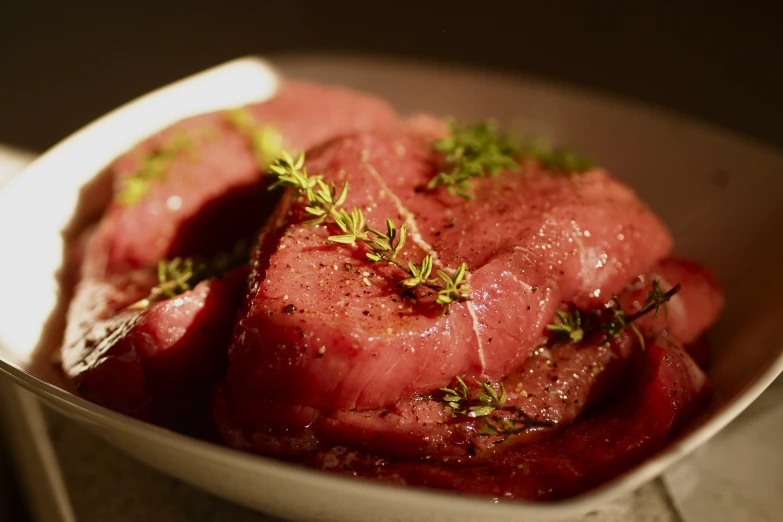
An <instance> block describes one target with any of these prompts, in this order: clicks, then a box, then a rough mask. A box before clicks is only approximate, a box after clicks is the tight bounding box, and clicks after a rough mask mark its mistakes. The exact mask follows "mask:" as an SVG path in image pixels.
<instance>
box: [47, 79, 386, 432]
mask: <svg viewBox="0 0 783 522" xmlns="http://www.w3.org/2000/svg"><path fill="white" fill-rule="evenodd" d="M247 109H248V111H250V112H251V113H252V114H253V116H254V118H255V121H256V124H257V125H259V126H263V125H272V126H273V127H274V128H275V129H276V130H277V131H279V132H280V133H281V134H282V138H283V142H284V145H285V146H286V148H288V149H289V150H292V151H298V150H300V149H303V148H307V147H311V146H313V145H315V144H317V143H319V142H321V141H324V140H327V139H329V138H332V137H334V136H337V135H340V134H342V133H346V132H350V131H356V130H363V129H368V128H371V127H374V126H376V125H385V124H389V123H391V122H394V121H396V118H397V117H396V115H395V113H394V111H393V110H392V109H391V108H390V107H389V106H388V105H387V104H386V103H385V102H383V101H381V100H379V99H377V98H374V97H372V96H369V95H365V94H361V93H357V92H353V91H349V90H345V89H341V88H333V87H326V86H319V85H313V84H307V83H301V82H286V83H285V84H283V86H282V87H281V89H280V91H279V92H278V93H277V95H276V96H275V97H274V98H272V99H271V100H268V101H266V102H263V103H259V104H255V105H251V106H248V108H247ZM183 136H184V137H186V139H187V142H188V143H189V146H188V147H187V148H186V149H183V150H179V151H177V152H176V153H175V154H174V155H173V159H171V160H170V162H169V163H168V164H167V165H165V170H164V175H163V177H162V178H161V179H156V180H154V182H153V183H151V185H150V189H149V192H147V193H146V194H144V195H143V196H142V197H141V198H139V200H138V201H136V202H135V203H133V204H128V203H127V202H123V201H121V200H115V201H112V202H111V203H110V205H109V207H108V209H107V210H106V213H105V215H104V217H103V219H102V220H101V221H100V222H99V223H98V225H97V227H96V228H95V230H94V231H91V232H90V233H89V235H88V236H85V237H88V239H87V240H86V242H85V246H84V247H82V246H81V245H79V247H78V250H83V251H84V260H83V264H82V266H81V267H80V268H81V270H80V277H81V278H82V279H81V281H80V282H79V283H78V285H77V287H76V292H75V298H74V300H73V302H72V304H71V307H70V309H69V313H68V327H67V329H66V335H65V342H64V346H63V349H62V360H63V369H64V370H65V372H66V374H67V375H68V376H69V377H71V378H72V379H73V380H74V381H75V382H76V383H77V385H78V388H79V390H80V391H81V392H82V394H83V395H85V396H86V397H88V398H90V399H91V400H93V401H95V402H98V403H100V404H104V405H106V406H108V407H111V408H113V409H115V410H118V411H122V412H124V413H128V414H131V415H134V416H137V417H142V418H146V419H148V420H151V421H154V422H157V423H160V424H165V425H168V426H175V427H179V426H181V425H183V424H187V423H188V422H190V421H191V420H192V417H193V414H194V413H196V412H198V413H201V414H206V412H207V410H208V408H207V407H206V406H205V404H204V402H203V401H204V398H203V396H204V393H205V389H206V387H207V386H208V385H209V383H210V382H211V381H212V380H214V379H215V378H216V377H218V376H220V375H222V374H223V372H224V371H225V367H226V362H225V359H226V347H227V345H228V343H229V340H230V332H231V329H232V325H233V322H234V319H235V316H236V311H237V308H238V306H239V302H240V297H241V294H242V292H243V291H244V289H245V277H244V276H243V275H242V274H246V270H245V271H239V272H237V273H236V274H238V275H232V276H230V277H226V278H225V279H222V280H212V281H207V282H204V283H201V284H200V285H199V286H197V287H196V288H194V289H193V290H192V291H189V292H186V293H184V294H182V295H180V296H178V297H177V298H175V299H171V300H168V301H163V302H160V303H157V304H155V305H154V306H152V307H151V308H149V309H148V310H145V311H141V312H139V311H125V310H123V309H124V307H126V306H128V305H130V304H132V303H134V302H136V301H137V300H139V299H141V298H143V297H145V296H146V295H147V294H148V292H149V291H150V289H151V288H152V287H153V286H154V285H155V284H156V282H157V281H156V277H155V275H154V267H155V265H156V264H157V262H158V261H159V260H161V259H164V258H171V257H174V256H189V255H199V256H203V257H207V258H208V257H210V256H211V255H213V254H215V253H217V252H223V251H227V250H231V249H232V248H233V246H234V245H235V243H236V242H237V241H238V240H240V239H243V238H244V239H248V238H251V237H252V236H253V235H255V234H256V233H257V231H258V229H259V227H260V226H261V224H262V223H263V222H264V221H265V219H266V218H267V216H268V215H269V213H270V212H271V211H272V210H273V209H274V208H275V207H274V200H275V198H276V197H277V196H276V195H272V194H270V193H269V192H268V191H267V190H266V187H265V186H264V184H263V183H261V182H260V181H261V177H262V172H261V170H260V168H259V166H258V163H257V161H256V158H255V157H254V153H253V151H252V149H251V147H250V143H249V139H248V137H247V136H245V135H243V134H242V133H240V132H239V130H237V129H236V128H235V126H234V125H233V124H230V123H229V122H228V120H227V118H226V116H225V114H223V113H212V114H205V115H201V116H196V117H194V118H190V119H188V120H184V121H182V122H180V123H177V124H175V125H173V126H171V127H169V128H168V129H166V130H164V131H162V132H161V133H159V134H157V135H155V136H152V137H151V138H149V139H147V140H145V141H144V142H142V143H140V144H139V145H138V146H136V147H135V148H134V149H132V150H131V151H129V152H128V153H126V154H125V155H123V156H121V157H120V158H119V159H118V160H117V161H116V162H115V163H114V165H113V166H112V173H113V175H114V176H115V193H121V191H122V190H123V189H124V187H125V183H126V182H127V179H128V178H129V177H130V176H132V174H133V173H134V172H136V171H137V170H138V169H139V167H140V165H141V162H142V159H143V158H144V157H149V155H151V154H152V155H153V156H154V155H155V154H156V153H160V152H161V150H163V149H165V148H166V147H167V146H172V145H173V144H176V143H177V140H182V137H183ZM167 161H168V160H167Z"/></svg>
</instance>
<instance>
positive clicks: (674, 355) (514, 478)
mask: <svg viewBox="0 0 783 522" xmlns="http://www.w3.org/2000/svg"><path fill="white" fill-rule="evenodd" d="M708 397H709V385H708V382H707V379H706V377H705V375H704V373H703V372H702V371H701V370H700V369H699V367H698V366H697V365H696V364H695V363H694V362H693V360H691V358H690V357H689V356H688V354H687V353H686V352H685V351H684V350H682V349H681V348H679V347H678V346H677V345H676V344H674V343H672V342H670V341H667V340H665V339H661V340H659V341H658V342H656V343H654V344H653V345H651V346H650V347H648V349H647V350H646V351H645V352H643V353H642V356H641V360H640V364H639V365H638V366H635V367H634V368H633V369H632V370H631V371H630V372H629V384H628V385H627V387H626V388H625V390H624V393H623V394H618V397H617V400H615V401H614V402H613V404H612V405H610V406H609V407H608V408H605V409H603V410H601V411H599V412H596V413H595V414H594V415H591V416H589V417H587V418H585V419H584V420H581V421H579V422H577V423H575V424H574V425H573V426H571V427H570V428H569V429H568V430H566V431H564V432H563V433H562V434H560V435H558V436H557V437H555V438H553V439H550V440H547V441H545V442H541V443H536V444H530V445H528V446H525V447H523V448H517V449H516V450H515V451H510V452H500V453H497V454H495V455H494V457H493V458H492V459H490V460H488V461H484V462H481V463H480V464H478V465H473V466H471V465H468V466H464V465H450V464H449V463H442V462H438V463H427V462H421V461H390V460H386V459H383V458H381V457H378V456H376V455H373V454H368V453H365V452H361V451H354V450H350V449H346V448H344V447H335V448H331V449H329V450H327V451H323V452H319V453H317V454H316V456H315V457H310V456H308V459H311V460H308V461H307V463H308V464H310V465H314V466H316V467H319V468H320V469H323V470H327V471H333V472H335V473H340V474H351V475H354V476H362V477H369V478H374V479H380V480H382V481H384V482H390V483H394V484H406V485H415V486H423V487H430V488H436V489H445V490H451V491H460V492H463V493H470V494H477V495H482V496H490V497H494V498H498V499H499V498H503V499H514V498H516V499H529V500H555V499H561V498H565V497H569V496H573V495H576V494H579V493H581V492H583V491H586V490H588V489H591V488H593V487H595V486H597V485H599V484H601V483H603V482H606V481H608V480H611V479H612V478H614V477H616V476H617V475H619V474H621V473H623V472H625V471H627V470H628V469H630V468H631V467H633V466H635V465H636V464H638V463H639V462H641V461H643V460H644V459H645V458H647V457H649V456H650V455H652V454H653V453H655V452H656V451H658V450H660V449H661V448H662V447H663V446H664V445H665V444H666V443H667V442H669V441H670V440H671V437H672V436H673V434H675V433H676V432H677V430H678V429H679V428H681V427H682V424H683V423H684V422H687V421H688V420H690V419H691V418H692V417H693V415H695V414H696V413H697V412H698V411H699V409H700V408H702V407H703V405H704V402H705V400H706V399H707V398H708Z"/></svg>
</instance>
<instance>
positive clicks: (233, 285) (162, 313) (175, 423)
mask: <svg viewBox="0 0 783 522" xmlns="http://www.w3.org/2000/svg"><path fill="white" fill-rule="evenodd" d="M246 279H247V267H241V268H238V269H236V270H234V271H232V272H230V273H229V274H227V275H226V276H225V277H224V278H220V279H211V280H208V281H203V282H201V283H200V284H198V285H196V287H195V288H193V290H190V291H187V292H184V293H183V294H181V295H179V296H177V297H176V298H173V299H167V300H165V301H161V302H158V303H155V304H153V305H152V306H151V307H150V308H148V309H146V310H133V309H128V308H125V309H122V308H120V309H119V310H117V311H116V312H114V313H111V312H110V313H104V314H103V316H100V315H98V316H97V317H92V318H91V320H90V321H89V322H88V323H87V324H85V325H83V326H82V327H80V328H78V330H77V331H78V333H80V334H81V337H80V338H78V339H76V340H74V342H73V343H72V344H71V345H70V349H69V350H65V351H63V354H62V357H63V361H62V363H63V368H64V369H65V370H66V372H67V374H68V375H69V376H70V377H71V378H72V379H73V381H74V383H75V385H76V389H77V391H78V392H79V393H80V394H81V395H82V396H84V397H85V398H87V399H89V400H91V401H93V402H95V403H97V404H101V405H103V406H106V407H108V408H111V409H113V410H115V411H119V412H121V413H125V414H127V415H131V416H134V417H137V418H141V419H144V420H148V421H151V422H155V423H157V424H160V425H163V426H166V427H169V428H176V429H183V430H184V429H186V428H192V427H193V426H194V423H195V422H196V421H198V422H201V421H202V420H203V419H202V418H201V417H203V415H204V411H205V409H206V408H207V407H206V400H207V392H208V387H209V385H210V384H211V383H212V382H213V381H214V380H215V379H216V378H218V377H220V376H221V375H222V374H223V373H224V372H225V369H226V366H227V362H228V361H227V356H226V349H225V348H226V346H227V345H228V343H229V341H230V339H231V331H232V326H233V323H234V319H235V316H236V310H237V308H238V306H239V304H240V302H241V300H242V297H243V295H244V290H245V282H246ZM105 292H108V293H109V294H110V295H109V297H108V298H109V299H110V298H111V297H113V296H114V292H115V289H114V287H113V285H111V284H107V283H102V282H100V281H96V280H91V279H85V280H82V282H81V283H80V293H79V294H77V297H76V299H77V300H79V299H85V298H86V296H88V295H91V296H93V297H96V296H99V295H100V294H101V293H105ZM97 302H101V301H97ZM126 303H127V301H126ZM76 304H77V305H78V304H81V303H79V302H78V301H77V303H76ZM72 335H73V334H72ZM77 347H78V348H81V350H77Z"/></svg>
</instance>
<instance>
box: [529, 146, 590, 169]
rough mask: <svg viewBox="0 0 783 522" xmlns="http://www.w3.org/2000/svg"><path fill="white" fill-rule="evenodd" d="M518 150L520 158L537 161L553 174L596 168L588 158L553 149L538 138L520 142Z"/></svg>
mask: <svg viewBox="0 0 783 522" xmlns="http://www.w3.org/2000/svg"><path fill="white" fill-rule="evenodd" d="M517 150H518V154H519V156H520V157H522V158H526V159H532V160H535V161H537V162H538V163H539V164H540V165H541V166H542V167H544V168H545V169H547V170H550V171H552V172H558V173H573V172H584V171H586V170H589V169H591V168H592V167H594V166H595V163H594V162H593V160H591V159H590V158H588V157H586V156H582V155H580V154H577V153H576V152H574V151H573V150H570V149H568V148H565V147H553V146H551V145H549V144H547V143H546V142H545V141H544V140H541V139H538V138H532V139H528V140H527V141H522V142H520V144H519V146H518V149H517Z"/></svg>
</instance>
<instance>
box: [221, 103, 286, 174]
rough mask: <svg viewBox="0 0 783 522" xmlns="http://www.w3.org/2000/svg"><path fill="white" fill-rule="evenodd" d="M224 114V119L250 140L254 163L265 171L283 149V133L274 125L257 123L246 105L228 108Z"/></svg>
mask: <svg viewBox="0 0 783 522" xmlns="http://www.w3.org/2000/svg"><path fill="white" fill-rule="evenodd" d="M224 116H225V118H226V121H228V122H229V123H230V124H231V125H233V126H234V127H236V129H237V130H238V131H239V132H241V133H242V134H244V135H245V136H246V137H247V139H248V140H250V146H251V148H252V149H253V155H254V156H255V158H256V163H257V164H258V166H259V168H260V169H261V171H262V172H263V171H266V170H267V168H268V167H269V164H270V163H271V162H272V160H274V159H275V158H277V157H278V156H279V155H280V152H281V151H282V150H283V135H282V134H281V133H280V131H279V130H277V128H276V127H275V126H274V125H259V124H258V123H257V122H256V121H255V118H254V117H253V114H252V113H251V112H250V109H248V108H247V107H239V108H236V109H231V110H228V111H226V112H225V114H224Z"/></svg>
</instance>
